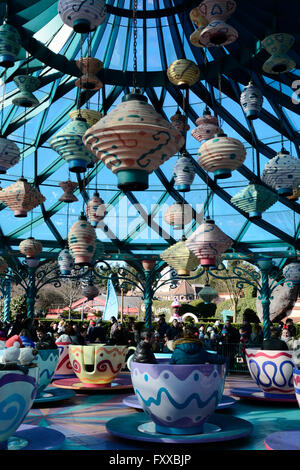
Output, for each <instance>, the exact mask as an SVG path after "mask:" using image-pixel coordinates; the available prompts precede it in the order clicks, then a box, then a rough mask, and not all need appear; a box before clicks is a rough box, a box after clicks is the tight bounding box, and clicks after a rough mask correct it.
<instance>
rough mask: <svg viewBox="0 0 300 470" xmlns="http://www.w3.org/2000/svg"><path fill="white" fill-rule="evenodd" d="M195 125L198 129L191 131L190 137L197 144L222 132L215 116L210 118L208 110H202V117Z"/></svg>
mask: <svg viewBox="0 0 300 470" xmlns="http://www.w3.org/2000/svg"><path fill="white" fill-rule="evenodd" d="M196 124H197V126H198V127H195V129H193V130H192V131H191V135H192V136H193V137H194V139H196V140H198V142H202V141H203V140H208V139H211V138H212V137H213V136H214V135H215V134H217V133H219V132H222V129H221V128H220V127H219V123H218V118H217V116H212V115H211V113H210V110H209V109H208V108H206V109H205V110H204V113H203V116H201V117H199V118H198V119H197V120H196Z"/></svg>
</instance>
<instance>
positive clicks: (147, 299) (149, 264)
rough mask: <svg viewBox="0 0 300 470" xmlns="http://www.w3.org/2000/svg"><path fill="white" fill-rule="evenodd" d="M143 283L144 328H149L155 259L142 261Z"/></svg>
mask: <svg viewBox="0 0 300 470" xmlns="http://www.w3.org/2000/svg"><path fill="white" fill-rule="evenodd" d="M142 265H143V270H144V275H145V285H144V304H145V328H146V329H148V328H151V324H152V303H153V280H154V279H153V278H154V276H153V273H154V271H153V268H154V266H155V260H149V261H148V260H144V261H142Z"/></svg>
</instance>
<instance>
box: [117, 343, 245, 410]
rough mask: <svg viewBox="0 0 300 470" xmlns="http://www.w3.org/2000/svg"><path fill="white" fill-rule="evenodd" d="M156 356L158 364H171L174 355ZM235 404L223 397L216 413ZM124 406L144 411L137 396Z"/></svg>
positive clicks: (127, 398) (126, 399)
mask: <svg viewBox="0 0 300 470" xmlns="http://www.w3.org/2000/svg"><path fill="white" fill-rule="evenodd" d="M209 352H210V353H215V351H209ZM133 356H134V355H133V354H132V355H131V356H130V357H129V358H128V360H127V367H128V369H129V370H131V362H132V360H133ZM154 356H155V359H156V360H157V363H158V364H169V362H170V358H171V356H172V354H170V353H155V354H154ZM235 403H236V400H235V399H234V398H233V397H230V396H228V395H222V398H221V401H220V402H219V403H218V405H217V408H216V411H218V410H223V409H224V408H229V407H231V406H233V405H235ZM123 404H124V405H126V406H129V408H134V409H136V410H139V411H143V407H142V405H141V403H140V402H139V399H138V397H137V395H135V394H132V395H128V397H125V398H124V399H123Z"/></svg>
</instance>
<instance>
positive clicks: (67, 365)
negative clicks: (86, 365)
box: [53, 341, 76, 380]
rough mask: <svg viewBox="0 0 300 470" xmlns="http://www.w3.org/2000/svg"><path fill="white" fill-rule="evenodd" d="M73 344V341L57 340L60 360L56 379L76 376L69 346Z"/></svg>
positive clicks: (55, 375)
mask: <svg viewBox="0 0 300 470" xmlns="http://www.w3.org/2000/svg"><path fill="white" fill-rule="evenodd" d="M71 344H72V343H71V341H64V342H62V341H59V342H57V341H56V345H57V348H58V350H59V361H58V364H57V367H56V370H55V374H54V377H53V379H54V380H60V379H69V378H75V377H76V374H75V372H74V371H73V367H72V365H71V362H70V357H69V347H70V345H71Z"/></svg>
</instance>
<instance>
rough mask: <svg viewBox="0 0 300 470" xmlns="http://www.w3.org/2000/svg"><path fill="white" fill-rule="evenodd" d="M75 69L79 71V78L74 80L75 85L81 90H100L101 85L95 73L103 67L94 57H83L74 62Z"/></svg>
mask: <svg viewBox="0 0 300 470" xmlns="http://www.w3.org/2000/svg"><path fill="white" fill-rule="evenodd" d="M76 65H77V67H78V68H79V69H80V70H81V73H82V75H81V77H80V78H78V80H76V82H75V85H76V86H77V87H78V88H81V89H83V90H100V88H102V87H103V83H102V82H101V80H99V78H98V77H97V73H98V72H100V70H101V69H102V67H103V62H101V60H99V59H95V58H94V57H83V58H81V59H78V60H76Z"/></svg>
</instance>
